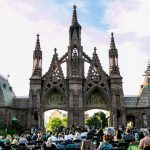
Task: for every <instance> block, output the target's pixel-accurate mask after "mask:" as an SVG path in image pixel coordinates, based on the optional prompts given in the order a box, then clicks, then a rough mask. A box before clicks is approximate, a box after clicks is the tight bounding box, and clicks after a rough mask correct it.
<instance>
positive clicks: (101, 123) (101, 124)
mask: <svg viewBox="0 0 150 150" xmlns="http://www.w3.org/2000/svg"><path fill="white" fill-rule="evenodd" d="M102 122H103V120H101V129H102Z"/></svg>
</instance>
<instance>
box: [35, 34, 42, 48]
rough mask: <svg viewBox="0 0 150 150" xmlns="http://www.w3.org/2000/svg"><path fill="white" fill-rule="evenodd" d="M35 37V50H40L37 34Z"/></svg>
mask: <svg viewBox="0 0 150 150" xmlns="http://www.w3.org/2000/svg"><path fill="white" fill-rule="evenodd" d="M36 36H37V40H36V45H35V50H41V47H40V40H39V36H40V35H39V34H37V35H36Z"/></svg>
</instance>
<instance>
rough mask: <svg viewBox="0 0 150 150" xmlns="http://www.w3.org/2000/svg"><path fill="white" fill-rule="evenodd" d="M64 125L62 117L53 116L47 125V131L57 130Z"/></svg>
mask: <svg viewBox="0 0 150 150" xmlns="http://www.w3.org/2000/svg"><path fill="white" fill-rule="evenodd" d="M61 125H62V121H61V119H60V118H53V119H50V120H49V122H48V123H47V125H46V130H47V131H54V132H55V131H57V130H58V128H59V127H60V126H61Z"/></svg>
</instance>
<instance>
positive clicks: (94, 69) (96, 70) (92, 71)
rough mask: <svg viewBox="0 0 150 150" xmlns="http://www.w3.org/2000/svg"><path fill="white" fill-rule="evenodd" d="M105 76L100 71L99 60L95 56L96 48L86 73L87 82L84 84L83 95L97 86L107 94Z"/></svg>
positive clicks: (101, 70)
mask: <svg viewBox="0 0 150 150" xmlns="http://www.w3.org/2000/svg"><path fill="white" fill-rule="evenodd" d="M106 77H107V76H106V74H105V72H104V71H103V69H102V66H101V64H100V61H99V58H98V56H97V54H96V48H94V53H93V58H92V60H91V64H90V67H89V71H88V76H87V81H86V84H85V88H84V90H85V93H87V92H88V91H89V89H91V88H92V87H94V86H98V87H100V88H103V89H104V90H105V91H106V92H108V91H109V90H108V83H107V82H106V81H107V78H106Z"/></svg>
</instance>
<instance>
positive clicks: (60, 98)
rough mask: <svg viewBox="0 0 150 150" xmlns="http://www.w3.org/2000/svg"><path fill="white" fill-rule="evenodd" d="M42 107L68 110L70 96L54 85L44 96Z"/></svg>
mask: <svg viewBox="0 0 150 150" xmlns="http://www.w3.org/2000/svg"><path fill="white" fill-rule="evenodd" d="M41 107H42V108H43V111H46V110H51V109H62V110H66V111H67V107H68V97H67V96H66V94H65V92H64V91H62V90H61V89H60V88H59V87H57V86H54V87H52V88H51V89H49V90H48V91H47V92H46V93H45V94H44V95H43V96H42V102H41Z"/></svg>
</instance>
